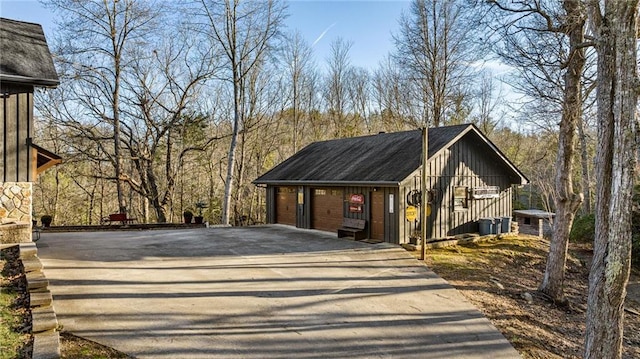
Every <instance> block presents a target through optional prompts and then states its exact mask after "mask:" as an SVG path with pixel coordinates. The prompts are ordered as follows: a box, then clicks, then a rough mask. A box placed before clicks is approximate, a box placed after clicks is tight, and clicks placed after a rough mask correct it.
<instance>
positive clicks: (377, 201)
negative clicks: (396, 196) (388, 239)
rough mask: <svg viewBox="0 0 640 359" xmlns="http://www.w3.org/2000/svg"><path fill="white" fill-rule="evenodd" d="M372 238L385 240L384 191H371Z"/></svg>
mask: <svg viewBox="0 0 640 359" xmlns="http://www.w3.org/2000/svg"><path fill="white" fill-rule="evenodd" d="M371 239H377V240H381V241H384V192H383V191H376V192H371Z"/></svg>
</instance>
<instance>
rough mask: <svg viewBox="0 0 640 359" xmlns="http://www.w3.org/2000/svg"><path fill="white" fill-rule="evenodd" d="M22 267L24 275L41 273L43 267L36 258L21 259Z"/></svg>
mask: <svg viewBox="0 0 640 359" xmlns="http://www.w3.org/2000/svg"><path fill="white" fill-rule="evenodd" d="M22 266H24V271H25V272H26V273H29V272H38V271H41V270H42V269H43V268H44V266H43V265H42V262H41V261H40V258H38V257H35V256H34V257H27V258H22Z"/></svg>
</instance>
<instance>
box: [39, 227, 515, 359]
mask: <svg viewBox="0 0 640 359" xmlns="http://www.w3.org/2000/svg"><path fill="white" fill-rule="evenodd" d="M38 247H39V255H40V257H41V258H42V261H43V263H44V264H45V274H46V276H47V277H48V278H49V280H50V281H51V286H50V288H51V290H52V292H53V294H54V306H55V308H56V312H57V314H58V317H59V320H60V322H61V324H62V325H63V326H64V329H65V330H67V331H70V332H72V333H74V334H76V335H78V336H81V337H85V338H88V339H91V340H94V341H97V342H99V343H101V344H105V345H108V346H111V347H114V348H116V349H118V350H120V351H123V352H125V353H128V354H130V355H133V356H136V357H139V358H372V357H376V358H454V357H455V358H492V359H493V358H517V357H519V356H518V354H517V352H516V351H515V350H514V349H513V347H511V345H510V344H509V343H508V342H507V341H506V340H505V338H504V337H503V336H502V334H500V333H499V332H498V331H497V330H496V329H495V327H493V326H492V325H491V323H490V322H489V321H488V320H487V319H486V318H484V317H483V316H482V314H481V313H480V312H479V311H477V310H476V309H475V308H474V307H473V306H472V305H471V304H469V303H468V302H467V301H466V300H464V299H463V298H462V296H461V295H460V294H459V293H458V292H457V291H455V290H454V289H452V288H451V287H450V286H449V285H448V284H447V283H446V282H445V281H443V280H442V279H440V278H439V277H437V276H436V275H435V274H434V273H433V272H431V271H430V270H428V269H427V268H426V267H425V266H424V265H422V264H421V263H419V262H418V261H416V260H415V259H414V258H413V257H412V256H411V255H409V254H408V253H406V252H405V251H404V250H403V249H401V248H399V247H396V246H391V245H387V244H379V245H371V244H365V243H359V242H353V241H349V240H343V239H338V238H336V237H335V235H332V234H330V233H323V232H317V231H303V230H298V229H295V228H289V227H285V226H259V227H240V228H238V227H235V228H209V229H195V230H178V231H175V230H174V231H138V232H82V233H45V234H43V236H42V239H41V240H40V241H39V242H38Z"/></svg>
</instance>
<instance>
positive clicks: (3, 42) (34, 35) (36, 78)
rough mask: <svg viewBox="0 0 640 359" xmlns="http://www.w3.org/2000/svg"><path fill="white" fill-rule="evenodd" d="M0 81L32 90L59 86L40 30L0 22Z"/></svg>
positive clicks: (2, 19) (39, 28) (28, 26)
mask: <svg viewBox="0 0 640 359" xmlns="http://www.w3.org/2000/svg"><path fill="white" fill-rule="evenodd" d="M0 81H2V82H5V81H6V82H14V83H20V84H27V85H34V86H57V85H58V84H59V82H60V81H59V80H58V75H57V73H56V69H55V67H54V66H53V59H52V58H51V53H50V52H49V47H48V46H47V40H46V39H45V37H44V32H43V31H42V26H40V25H38V24H32V23H28V22H23V21H16V20H10V19H5V18H0Z"/></svg>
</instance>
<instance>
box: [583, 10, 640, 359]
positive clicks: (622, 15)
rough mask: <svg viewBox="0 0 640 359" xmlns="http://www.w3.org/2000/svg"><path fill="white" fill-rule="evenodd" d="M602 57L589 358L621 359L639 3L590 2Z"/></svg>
mask: <svg viewBox="0 0 640 359" xmlns="http://www.w3.org/2000/svg"><path fill="white" fill-rule="evenodd" d="M587 5H588V9H589V19H590V21H591V24H592V26H593V29H594V33H595V34H594V36H595V43H596V50H597V53H598V72H597V73H598V81H597V83H598V85H597V95H596V97H597V104H598V147H597V154H596V178H597V186H596V192H597V194H596V226H595V227H596V233H595V241H594V250H593V261H592V264H591V272H590V274H589V297H588V301H587V321H586V339H585V352H584V357H585V358H598V359H602V358H605V359H606V358H620V357H621V356H622V338H623V323H624V300H625V296H626V287H627V283H628V281H629V271H630V267H631V238H632V233H631V211H630V209H631V208H632V197H633V184H634V176H635V170H636V163H637V153H638V152H637V151H638V132H637V130H638V124H637V118H636V111H637V107H636V106H637V102H638V74H637V31H638V27H637V26H638V24H637V21H638V1H637V0H629V1H607V2H600V1H598V0H589V1H588V2H587Z"/></svg>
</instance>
